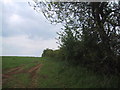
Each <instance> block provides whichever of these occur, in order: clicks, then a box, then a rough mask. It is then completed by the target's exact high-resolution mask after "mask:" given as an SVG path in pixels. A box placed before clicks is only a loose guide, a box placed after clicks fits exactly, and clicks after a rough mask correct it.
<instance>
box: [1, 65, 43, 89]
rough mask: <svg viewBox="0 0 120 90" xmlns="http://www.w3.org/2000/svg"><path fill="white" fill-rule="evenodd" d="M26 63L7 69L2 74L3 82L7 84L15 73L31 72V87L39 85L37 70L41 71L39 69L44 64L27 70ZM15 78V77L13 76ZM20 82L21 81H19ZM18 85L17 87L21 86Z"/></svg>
mask: <svg viewBox="0 0 120 90" xmlns="http://www.w3.org/2000/svg"><path fill="white" fill-rule="evenodd" d="M23 66H24V65H22V66H19V67H16V68H12V69H10V70H8V71H7V73H5V74H2V84H6V83H7V82H8V81H9V79H10V78H13V75H15V74H19V73H28V74H30V77H29V78H30V79H31V83H30V85H29V87H31V88H34V87H37V78H38V75H37V72H38V71H39V69H40V68H41V66H42V64H37V65H36V66H34V67H32V68H30V69H29V70H25V69H24V68H23ZM13 79H14V80H15V78H13ZM19 82H20V81H19ZM19 86H20V87H21V86H22V87H24V85H21V84H20V83H19ZM19 86H18V85H17V86H15V87H19Z"/></svg>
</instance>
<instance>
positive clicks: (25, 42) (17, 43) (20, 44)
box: [2, 35, 57, 56]
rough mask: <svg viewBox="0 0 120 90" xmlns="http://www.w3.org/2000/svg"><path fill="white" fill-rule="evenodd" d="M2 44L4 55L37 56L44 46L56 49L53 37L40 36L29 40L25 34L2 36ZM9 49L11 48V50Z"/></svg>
mask: <svg viewBox="0 0 120 90" xmlns="http://www.w3.org/2000/svg"><path fill="white" fill-rule="evenodd" d="M2 44H3V54H4V55H17V54H18V55H32V56H37V55H40V54H41V52H42V51H43V50H44V49H46V48H51V49H57V44H56V40H55V39H48V40H43V39H42V38H37V39H35V40H31V39H29V37H28V36H27V35H21V36H15V37H4V38H3V43H2ZM11 49H13V52H12V51H11ZM15 49H16V50H15ZM10 51H11V52H10ZM37 52H40V53H37Z"/></svg>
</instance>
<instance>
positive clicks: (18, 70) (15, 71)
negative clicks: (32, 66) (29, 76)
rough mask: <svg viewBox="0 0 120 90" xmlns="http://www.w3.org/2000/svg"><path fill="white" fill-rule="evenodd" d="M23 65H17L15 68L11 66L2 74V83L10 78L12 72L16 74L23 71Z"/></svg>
mask: <svg viewBox="0 0 120 90" xmlns="http://www.w3.org/2000/svg"><path fill="white" fill-rule="evenodd" d="M23 69H24V68H23V65H22V66H19V67H15V68H12V69H10V70H8V72H7V73H5V74H2V83H3V84H4V83H6V82H7V81H8V79H9V78H12V76H13V75H14V74H18V73H21V72H23Z"/></svg>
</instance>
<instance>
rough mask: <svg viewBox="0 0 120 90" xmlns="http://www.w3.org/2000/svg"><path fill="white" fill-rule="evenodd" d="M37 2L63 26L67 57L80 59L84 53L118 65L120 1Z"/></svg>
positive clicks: (102, 61)
mask: <svg viewBox="0 0 120 90" xmlns="http://www.w3.org/2000/svg"><path fill="white" fill-rule="evenodd" d="M35 3H36V4H35V6H34V7H35V9H36V10H38V9H39V8H42V9H41V10H42V12H43V14H44V16H45V17H46V19H47V20H49V21H50V22H51V23H62V24H63V25H64V31H63V32H62V33H61V34H59V35H60V38H59V39H60V42H61V43H60V45H61V48H62V49H63V51H64V52H65V54H66V55H65V56H66V58H67V59H74V58H76V57H77V58H76V59H79V58H80V57H79V56H80V55H81V57H82V58H83V59H86V58H87V59H91V60H96V62H97V60H100V61H98V62H99V63H100V64H102V63H103V64H105V65H108V67H114V68H116V66H115V65H118V64H117V62H118V57H119V56H120V48H119V47H120V19H119V17H120V1H119V2H118V3H115V2H37V1H36V2H35ZM76 44H78V45H79V46H80V47H83V49H81V48H79V46H78V45H76ZM76 48H77V49H76ZM80 51H81V52H80ZM74 53H75V54H74ZM76 53H77V54H76ZM87 62H88V61H87ZM91 62H92V61H91ZM112 63H114V64H115V65H113V64H112Z"/></svg>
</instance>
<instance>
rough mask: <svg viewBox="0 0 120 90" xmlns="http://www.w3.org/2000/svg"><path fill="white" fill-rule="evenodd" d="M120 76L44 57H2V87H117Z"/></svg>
mask: <svg viewBox="0 0 120 90" xmlns="http://www.w3.org/2000/svg"><path fill="white" fill-rule="evenodd" d="M119 81H120V79H119V77H118V76H114V75H113V76H109V77H108V76H105V75H103V76H101V75H98V74H95V73H94V72H92V71H89V70H87V69H86V68H83V67H80V66H70V65H67V64H66V63H65V62H64V61H59V60H54V59H52V58H42V57H14V56H10V57H8V56H4V57H2V88H111V87H112V88H115V87H120V86H119V85H118V83H119Z"/></svg>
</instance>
